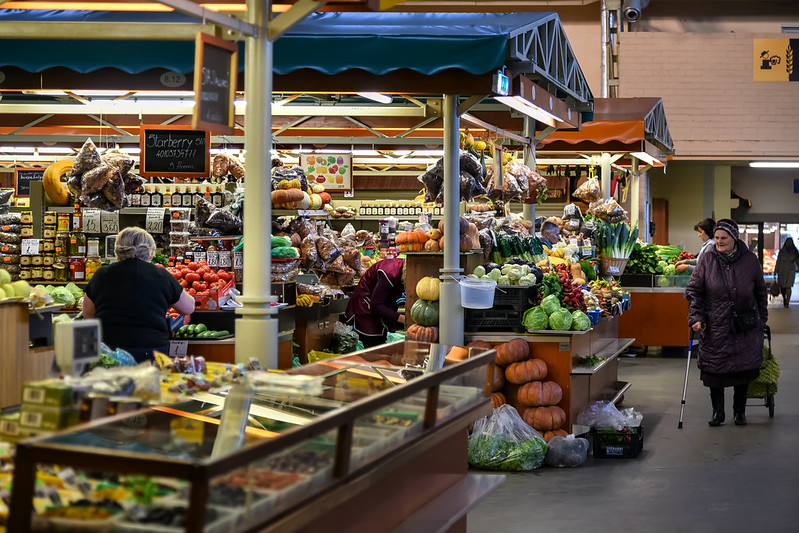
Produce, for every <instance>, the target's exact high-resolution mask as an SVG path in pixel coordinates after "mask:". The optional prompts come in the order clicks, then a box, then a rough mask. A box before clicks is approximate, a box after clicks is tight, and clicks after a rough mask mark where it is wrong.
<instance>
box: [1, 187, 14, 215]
mask: <svg viewBox="0 0 799 533" xmlns="http://www.w3.org/2000/svg"><path fill="white" fill-rule="evenodd" d="M12 196H14V189H0V207H8V206H9V205H11V197H12ZM6 212H8V211H6Z"/></svg>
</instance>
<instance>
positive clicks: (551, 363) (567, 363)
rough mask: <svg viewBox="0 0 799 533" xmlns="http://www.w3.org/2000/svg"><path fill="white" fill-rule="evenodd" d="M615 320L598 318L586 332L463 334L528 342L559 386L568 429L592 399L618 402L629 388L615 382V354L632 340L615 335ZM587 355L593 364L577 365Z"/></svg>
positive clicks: (495, 340) (469, 338)
mask: <svg viewBox="0 0 799 533" xmlns="http://www.w3.org/2000/svg"><path fill="white" fill-rule="evenodd" d="M618 325H619V321H618V319H617V318H616V317H612V318H608V319H602V320H601V321H600V322H599V324H597V325H595V326H593V327H592V328H591V329H590V330H588V331H564V332H558V331H553V332H546V331H542V332H536V333H468V332H467V333H466V341H467V342H470V341H474V340H482V341H486V342H490V343H501V342H507V341H509V340H511V339H513V338H520V339H524V340H525V341H527V342H528V343H529V345H530V353H531V355H532V357H535V358H536V359H541V360H543V361H544V362H545V363H546V364H547V378H546V379H547V380H548V381H549V380H551V381H555V382H556V383H557V384H558V385H560V387H561V389H563V399H562V400H561V402H560V403H559V404H558V405H559V406H560V407H561V408H562V409H563V410H564V411H565V412H566V424H564V426H563V427H564V428H571V426H572V424H574V421H575V420H576V417H577V414H578V413H579V412H580V411H581V410H582V409H583V408H585V407H586V406H587V405H589V404H590V403H592V402H596V401H601V400H604V401H613V402H614V403H616V402H618V401H619V400H620V399H621V397H622V396H623V394H624V392H625V391H626V390H627V389H628V388H629V387H630V384H629V383H627V382H623V381H619V378H618V368H619V365H618V356H619V354H621V353H622V352H624V350H625V349H627V348H628V347H629V346H630V345H632V344H633V342H634V340H635V339H632V338H619V333H618V329H619V328H618ZM589 355H593V356H596V357H598V358H600V360H601V362H600V363H599V364H597V365H595V366H593V367H585V366H581V365H580V363H579V360H580V358H582V357H587V356H589Z"/></svg>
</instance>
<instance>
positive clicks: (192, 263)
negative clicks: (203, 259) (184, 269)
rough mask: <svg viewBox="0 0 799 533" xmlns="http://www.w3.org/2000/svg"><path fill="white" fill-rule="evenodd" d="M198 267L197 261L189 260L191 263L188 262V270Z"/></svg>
mask: <svg viewBox="0 0 799 533" xmlns="http://www.w3.org/2000/svg"><path fill="white" fill-rule="evenodd" d="M198 268H200V265H199V263H194V262H191V263H189V264H188V269H189V270H197V269H198Z"/></svg>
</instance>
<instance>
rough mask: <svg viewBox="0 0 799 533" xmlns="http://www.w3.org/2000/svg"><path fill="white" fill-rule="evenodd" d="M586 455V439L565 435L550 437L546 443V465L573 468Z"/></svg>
mask: <svg viewBox="0 0 799 533" xmlns="http://www.w3.org/2000/svg"><path fill="white" fill-rule="evenodd" d="M587 456H588V439H584V438H582V437H575V436H574V435H567V436H565V437H552V438H551V439H550V440H549V442H548V443H547V457H546V459H545V463H546V465H547V466H554V467H557V468H564V467H568V468H574V467H576V466H580V465H582V464H583V463H584V462H585V458H586V457H587Z"/></svg>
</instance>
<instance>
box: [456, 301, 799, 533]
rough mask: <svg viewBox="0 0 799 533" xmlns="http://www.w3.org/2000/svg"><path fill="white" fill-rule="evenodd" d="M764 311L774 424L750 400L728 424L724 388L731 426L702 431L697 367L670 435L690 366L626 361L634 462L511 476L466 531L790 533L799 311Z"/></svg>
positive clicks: (798, 508) (798, 482)
mask: <svg viewBox="0 0 799 533" xmlns="http://www.w3.org/2000/svg"><path fill="white" fill-rule="evenodd" d="M794 294H796V293H794ZM769 313H770V318H769V325H770V326H771V329H772V333H773V340H772V346H773V351H774V353H775V355H776V356H777V358H778V360H779V362H780V367H781V374H780V380H779V392H778V394H777V396H776V398H775V400H776V409H775V415H774V418H769V416H768V410H767V409H766V408H765V407H764V406H763V401H762V400H754V399H753V400H750V402H749V405H748V407H747V413H746V414H747V419H748V421H749V423H748V425H746V426H743V427H740V426H735V425H734V424H733V423H732V416H731V415H732V412H731V411H732V409H731V404H732V389H727V390H726V396H725V399H726V404H727V420H728V421H727V422H725V423H724V425H722V426H720V427H715V428H711V427H709V426H708V425H707V420H708V419H709V417H710V398H709V395H708V392H707V389H706V388H704V387H703V386H702V384H701V382H700V381H699V371H698V370H697V368H696V362H695V359H694V362H693V364H692V365H691V373H690V377H689V383H688V392H687V397H686V408H685V415H684V418H683V420H684V422H683V428H682V429H677V422H678V420H679V414H680V399H681V396H682V388H683V381H684V378H685V361H686V360H685V358H684V357H653V356H647V357H638V358H623V359H622V360H621V361H620V368H619V379H621V380H623V381H630V382H631V383H632V387H631V388H630V390H629V391H628V393H627V394H626V396H625V400H624V406H625V407H635V408H636V409H637V410H638V411H640V412H641V413H643V415H644V429H645V432H644V449H643V452H641V453H640V454H639V455H638V457H637V458H635V459H594V458H593V457H591V456H590V455H589V457H588V460H587V461H586V463H585V464H584V465H583V466H581V467H579V468H574V469H555V468H548V467H542V468H540V469H538V470H536V471H534V472H530V473H525V474H508V476H507V480H506V481H505V483H504V484H503V485H501V486H500V487H499V489H497V491H496V492H494V493H493V494H492V495H491V496H489V497H488V498H487V499H486V500H484V501H483V502H482V503H481V504H480V505H478V506H477V507H476V508H475V509H474V510H473V511H472V512H470V513H469V518H468V531H469V533H485V532H489V531H493V532H497V533H516V532H520V533H521V532H530V533H532V532H537V531H559V532H563V533H569V532H577V531H581V532H585V531H591V532H592V533H618V532H622V531H627V532H635V533H645V532H657V533H661V532H677V531H680V532H696V533H705V532H707V533H710V532H721V531H723V532H725V533H737V532H741V533H743V532H750V531H762V532H768V533H773V532H787V531H796V530H797V527H798V526H797V523H799V505H797V496H796V495H797V490H799V445H797V443H798V442H799V353H797V352H799V302H797V298H796V296H794V298H793V302H792V305H791V307H790V309H785V308H783V306H782V301H781V300H779V301H774V302H772V303H771V304H770V305H769ZM686 334H687V329H686ZM694 355H695V354H694Z"/></svg>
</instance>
